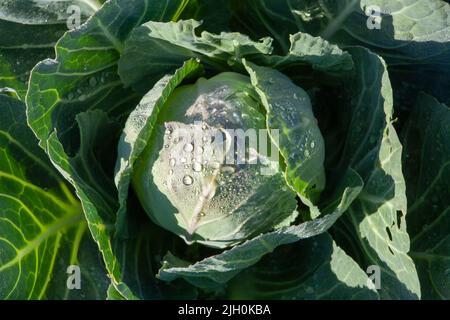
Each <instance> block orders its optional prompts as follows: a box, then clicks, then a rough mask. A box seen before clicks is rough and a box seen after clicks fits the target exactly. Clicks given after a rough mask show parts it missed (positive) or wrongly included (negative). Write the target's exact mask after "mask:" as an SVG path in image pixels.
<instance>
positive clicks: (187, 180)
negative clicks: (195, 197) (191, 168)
mask: <svg viewBox="0 0 450 320" xmlns="http://www.w3.org/2000/svg"><path fill="white" fill-rule="evenodd" d="M193 183H194V179H193V178H192V177H191V176H189V175H186V176H184V177H183V184H184V185H186V186H190V185H192V184H193Z"/></svg>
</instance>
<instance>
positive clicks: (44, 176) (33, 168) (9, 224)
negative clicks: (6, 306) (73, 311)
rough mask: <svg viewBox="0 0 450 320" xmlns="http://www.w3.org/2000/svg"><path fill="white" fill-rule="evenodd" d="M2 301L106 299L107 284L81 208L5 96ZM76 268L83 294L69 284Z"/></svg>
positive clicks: (0, 175)
mask: <svg viewBox="0 0 450 320" xmlns="http://www.w3.org/2000/svg"><path fill="white" fill-rule="evenodd" d="M0 113H1V114H2V117H1V118H0V230H1V232H0V298H1V299H83V298H84V299H104V298H105V297H106V288H107V286H108V278H107V277H106V274H105V270H104V267H103V261H102V259H101V256H100V255H99V253H98V249H97V246H96V245H95V243H94V242H93V241H92V238H91V236H90V234H89V232H88V231H87V224H86V222H85V221H84V218H83V212H82V209H81V206H80V204H79V202H78V201H77V200H76V199H75V198H74V196H73V195H72V193H71V192H70V191H69V189H68V188H67V186H66V184H65V182H64V181H63V179H62V177H60V176H59V175H58V173H57V172H56V170H55V169H54V168H53V166H52V164H51V163H50V162H49V161H48V159H47V156H46V155H45V153H44V152H43V151H42V150H41V149H40V148H39V147H38V145H37V140H36V138H35V137H34V135H33V132H32V131H31V130H30V129H29V128H28V126H27V124H26V116H25V105H24V104H23V103H21V102H20V101H18V100H16V99H14V98H10V97H7V96H5V95H0ZM71 265H78V266H79V267H80V271H81V289H79V290H69V289H68V287H67V285H66V283H67V281H68V276H69V274H68V273H67V272H66V271H67V268H68V267H69V266H71Z"/></svg>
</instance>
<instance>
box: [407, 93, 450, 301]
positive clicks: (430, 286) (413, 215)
mask: <svg viewBox="0 0 450 320" xmlns="http://www.w3.org/2000/svg"><path fill="white" fill-rule="evenodd" d="M449 125H450V110H449V108H448V107H447V106H446V105H444V104H440V103H439V102H438V101H437V100H435V99H434V98H433V97H430V96H428V95H425V94H421V95H420V96H419V100H418V101H417V103H416V106H415V108H414V109H413V111H412V113H411V117H410V119H409V120H408V122H407V124H406V125H405V127H404V128H403V132H402V135H403V139H402V141H403V144H404V148H405V153H404V155H403V166H404V171H405V179H406V194H407V196H408V216H407V217H406V221H407V223H408V226H407V227H408V232H409V233H410V235H411V253H410V254H411V257H412V258H413V259H414V262H415V263H416V266H417V269H418V272H419V279H420V284H421V287H422V297H423V298H424V299H443V300H448V299H450V280H449V279H450V200H449V199H450V185H449V179H448V177H449V176H450V142H449V139H450V126H449Z"/></svg>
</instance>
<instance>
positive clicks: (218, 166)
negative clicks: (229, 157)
mask: <svg viewBox="0 0 450 320" xmlns="http://www.w3.org/2000/svg"><path fill="white" fill-rule="evenodd" d="M211 168H213V169H219V168H220V163H219V162H217V161H214V162H211Z"/></svg>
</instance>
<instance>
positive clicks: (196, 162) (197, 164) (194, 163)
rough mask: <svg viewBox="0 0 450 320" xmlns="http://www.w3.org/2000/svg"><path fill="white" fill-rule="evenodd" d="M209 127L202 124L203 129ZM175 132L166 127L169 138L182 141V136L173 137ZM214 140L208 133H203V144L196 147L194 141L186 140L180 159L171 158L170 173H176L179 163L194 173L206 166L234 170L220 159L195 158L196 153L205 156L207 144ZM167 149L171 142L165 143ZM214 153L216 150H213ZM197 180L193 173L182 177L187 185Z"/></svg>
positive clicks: (174, 141)
mask: <svg viewBox="0 0 450 320" xmlns="http://www.w3.org/2000/svg"><path fill="white" fill-rule="evenodd" d="M207 129H208V127H207V126H206V124H203V125H202V130H203V131H206V130H207ZM173 132H174V129H173V128H171V127H168V128H167V129H166V132H165V135H166V136H167V140H169V141H172V142H173V143H174V144H178V143H180V142H181V140H182V138H181V137H176V138H173V136H172V134H173ZM212 141H213V137H211V136H208V135H203V137H202V145H200V146H197V147H195V146H194V143H193V142H191V141H189V142H186V143H185V144H184V146H183V152H184V153H185V154H183V155H181V157H180V158H179V159H176V158H174V157H171V158H170V159H169V166H170V169H169V174H170V175H172V174H173V173H174V168H175V167H176V166H177V165H179V164H180V165H182V166H183V167H184V168H185V169H189V168H191V169H192V171H193V172H194V173H201V172H203V171H204V170H205V168H206V167H209V168H211V169H212V170H213V171H215V170H219V169H220V170H223V171H227V172H231V171H233V172H234V168H233V167H232V166H223V167H222V165H221V164H220V163H219V162H218V161H215V160H213V161H211V162H209V159H204V160H203V161H202V160H201V159H198V158H195V154H197V155H199V156H200V158H201V157H203V153H204V150H205V145H206V144H207V143H212ZM164 147H165V148H166V149H168V148H169V147H170V145H169V144H165V146H164ZM213 154H214V151H213ZM187 155H189V157H192V159H191V161H190V162H191V165H190V164H189V163H188V162H189V161H188V159H189V157H188V156H187ZM194 182H195V180H194V177H193V174H189V173H186V174H185V175H184V176H183V178H182V183H183V184H184V185H185V186H191V185H193V184H194ZM165 185H167V183H165Z"/></svg>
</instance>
